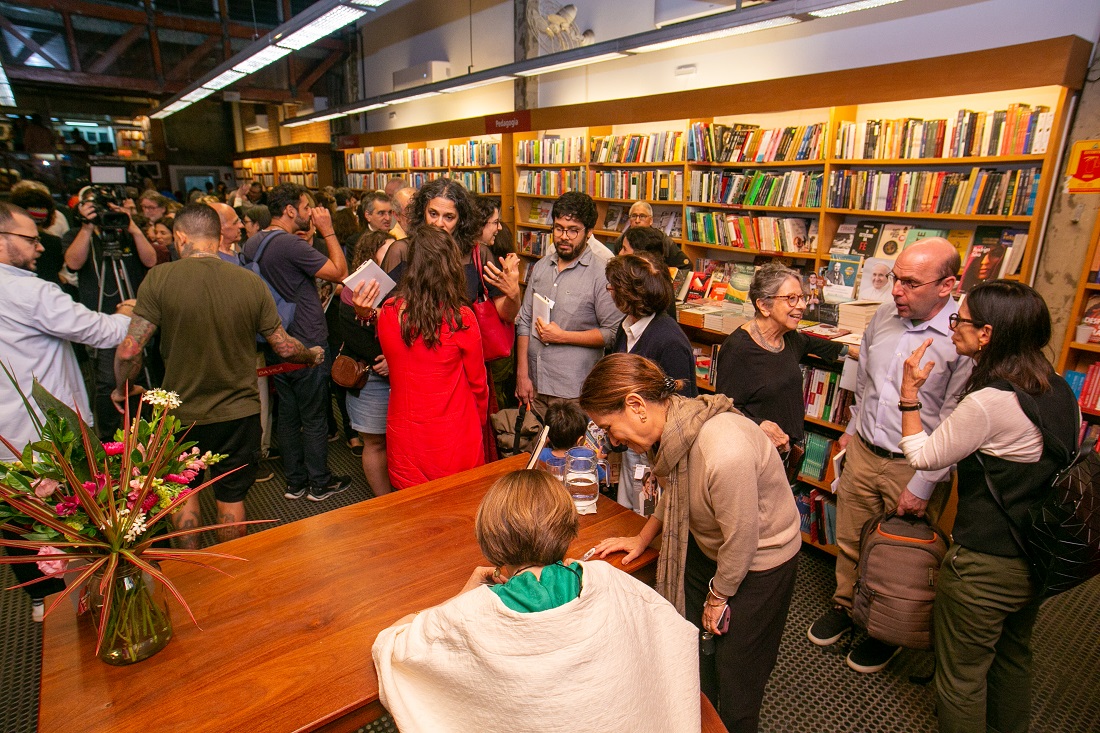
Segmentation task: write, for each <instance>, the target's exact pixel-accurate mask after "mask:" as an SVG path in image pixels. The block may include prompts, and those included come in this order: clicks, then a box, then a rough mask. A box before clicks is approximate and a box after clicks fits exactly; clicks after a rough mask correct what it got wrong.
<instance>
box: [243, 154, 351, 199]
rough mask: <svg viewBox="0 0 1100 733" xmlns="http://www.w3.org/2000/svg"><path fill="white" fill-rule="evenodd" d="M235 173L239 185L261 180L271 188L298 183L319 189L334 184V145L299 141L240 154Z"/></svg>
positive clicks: (266, 186) (312, 188) (265, 185)
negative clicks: (294, 143) (295, 143)
mask: <svg viewBox="0 0 1100 733" xmlns="http://www.w3.org/2000/svg"><path fill="white" fill-rule="evenodd" d="M233 175H234V178H235V179H236V181H237V184H238V185H240V184H242V183H248V182H250V181H259V182H260V183H262V184H263V185H264V187H265V188H271V187H272V186H275V185H278V184H280V183H297V184H300V185H303V186H305V187H306V188H308V189H311V190H318V189H320V188H323V187H324V186H329V185H331V184H332V148H331V146H330V145H328V144H327V143H299V144H297V145H285V146H282V147H278V148H267V149H264V150H253V151H249V152H246V153H238V154H237V155H236V156H235V157H234V158H233Z"/></svg>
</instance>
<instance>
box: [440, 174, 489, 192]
mask: <svg viewBox="0 0 1100 733" xmlns="http://www.w3.org/2000/svg"><path fill="white" fill-rule="evenodd" d="M448 177H449V178H450V179H451V180H454V181H458V182H459V183H461V184H462V185H463V186H465V187H466V190H468V191H470V192H471V193H477V194H486V193H500V173H498V172H494V171H451V173H450V174H449V175H448Z"/></svg>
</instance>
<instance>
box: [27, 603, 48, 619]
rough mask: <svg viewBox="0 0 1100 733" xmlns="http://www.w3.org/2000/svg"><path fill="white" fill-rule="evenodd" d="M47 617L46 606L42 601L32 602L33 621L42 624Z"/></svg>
mask: <svg viewBox="0 0 1100 733" xmlns="http://www.w3.org/2000/svg"><path fill="white" fill-rule="evenodd" d="M45 616H46V604H45V603H44V602H43V601H42V600H32V601H31V620H33V621H36V622H37V623H42V619H43V618H45Z"/></svg>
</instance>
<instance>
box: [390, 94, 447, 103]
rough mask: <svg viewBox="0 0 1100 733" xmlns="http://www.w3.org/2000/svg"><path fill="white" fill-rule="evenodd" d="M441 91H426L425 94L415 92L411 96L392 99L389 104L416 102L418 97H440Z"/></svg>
mask: <svg viewBox="0 0 1100 733" xmlns="http://www.w3.org/2000/svg"><path fill="white" fill-rule="evenodd" d="M439 95H440V92H424V93H423V94H413V95H412V96H409V97H401V98H400V99H391V100H390V101H389V104H404V103H405V102H415V101H416V100H418V99H427V98H428V97H438V96H439Z"/></svg>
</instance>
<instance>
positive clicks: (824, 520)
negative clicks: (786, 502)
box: [794, 489, 836, 545]
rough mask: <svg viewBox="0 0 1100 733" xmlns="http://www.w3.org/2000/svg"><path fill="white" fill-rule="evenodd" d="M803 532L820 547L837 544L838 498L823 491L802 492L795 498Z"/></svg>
mask: <svg viewBox="0 0 1100 733" xmlns="http://www.w3.org/2000/svg"><path fill="white" fill-rule="evenodd" d="M794 499H795V503H796V504H797V505H798V518H799V522H800V523H801V525H802V526H801V529H802V531H803V532H805V533H806V534H808V535H809V536H810V541H811V542H816V543H818V544H819V545H835V544H836V497H835V496H833V495H832V494H830V493H829V492H827V491H822V490H821V489H811V490H810V491H800V492H798V493H796V494H795V496H794Z"/></svg>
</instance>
